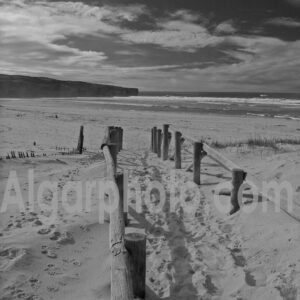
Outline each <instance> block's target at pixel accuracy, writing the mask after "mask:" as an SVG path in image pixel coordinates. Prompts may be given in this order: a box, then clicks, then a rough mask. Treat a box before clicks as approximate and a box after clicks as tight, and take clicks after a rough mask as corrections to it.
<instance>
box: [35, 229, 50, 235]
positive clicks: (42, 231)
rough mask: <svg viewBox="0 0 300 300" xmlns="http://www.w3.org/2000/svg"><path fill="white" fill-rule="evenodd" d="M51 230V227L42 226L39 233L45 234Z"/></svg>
mask: <svg viewBox="0 0 300 300" xmlns="http://www.w3.org/2000/svg"><path fill="white" fill-rule="evenodd" d="M50 232H51V228H41V229H40V230H39V231H38V234H42V235H45V234H49V233H50Z"/></svg>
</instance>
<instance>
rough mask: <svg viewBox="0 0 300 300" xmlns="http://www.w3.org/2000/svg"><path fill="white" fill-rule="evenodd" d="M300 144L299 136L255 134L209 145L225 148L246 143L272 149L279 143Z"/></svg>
mask: <svg viewBox="0 0 300 300" xmlns="http://www.w3.org/2000/svg"><path fill="white" fill-rule="evenodd" d="M283 144H285V145H300V138H295V137H286V138H278V137H270V138H269V137H262V136H255V137H250V138H248V139H247V140H245V141H228V142H219V141H213V142H211V146H212V147H214V148H218V149H225V148H228V147H242V146H245V145H248V146H249V147H265V148H272V149H274V150H278V149H279V148H280V147H279V145H283Z"/></svg>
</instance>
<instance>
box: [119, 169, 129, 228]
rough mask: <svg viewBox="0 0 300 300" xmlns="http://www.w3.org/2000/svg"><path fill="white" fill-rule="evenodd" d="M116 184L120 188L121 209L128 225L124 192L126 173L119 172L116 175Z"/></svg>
mask: <svg viewBox="0 0 300 300" xmlns="http://www.w3.org/2000/svg"><path fill="white" fill-rule="evenodd" d="M116 184H117V186H118V189H119V195H120V205H121V211H122V212H123V214H124V225H125V226H126V224H127V223H128V222H127V212H126V209H125V205H126V203H125V199H124V196H125V193H124V174H123V173H118V174H117V175H116Z"/></svg>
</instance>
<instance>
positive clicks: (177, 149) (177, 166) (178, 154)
mask: <svg viewBox="0 0 300 300" xmlns="http://www.w3.org/2000/svg"><path fill="white" fill-rule="evenodd" d="M181 136H182V134H181V132H179V131H176V132H175V169H181Z"/></svg>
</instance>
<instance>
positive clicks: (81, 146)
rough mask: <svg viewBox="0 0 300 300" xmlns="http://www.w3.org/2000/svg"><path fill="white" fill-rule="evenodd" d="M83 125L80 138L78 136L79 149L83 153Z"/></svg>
mask: <svg viewBox="0 0 300 300" xmlns="http://www.w3.org/2000/svg"><path fill="white" fill-rule="evenodd" d="M83 139H84V136H83V126H80V132H79V138H78V144H77V151H78V153H79V154H82V151H83Z"/></svg>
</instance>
